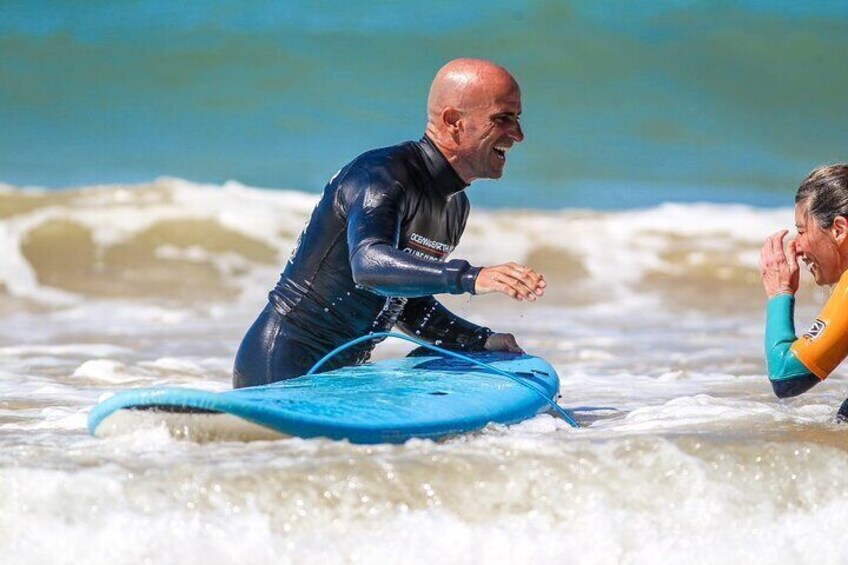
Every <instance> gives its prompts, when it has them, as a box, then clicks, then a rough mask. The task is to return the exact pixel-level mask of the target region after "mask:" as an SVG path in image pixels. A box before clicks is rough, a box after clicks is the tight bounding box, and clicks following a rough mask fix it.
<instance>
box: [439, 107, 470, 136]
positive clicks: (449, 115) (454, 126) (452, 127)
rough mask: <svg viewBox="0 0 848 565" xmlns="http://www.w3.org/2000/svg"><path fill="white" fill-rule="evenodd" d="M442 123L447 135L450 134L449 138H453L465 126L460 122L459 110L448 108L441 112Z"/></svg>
mask: <svg viewBox="0 0 848 565" xmlns="http://www.w3.org/2000/svg"><path fill="white" fill-rule="evenodd" d="M442 123H444V125H445V128H446V129H447V131H448V133H450V135H451V137H454V138H455V137H456V136H457V134H458V133H459V132H460V131H462V128H463V127H464V125H465V124H463V122H462V114H461V113H460V112H459V110H457V109H456V108H451V107H450V106H448V107H447V108H445V109H444V110H442Z"/></svg>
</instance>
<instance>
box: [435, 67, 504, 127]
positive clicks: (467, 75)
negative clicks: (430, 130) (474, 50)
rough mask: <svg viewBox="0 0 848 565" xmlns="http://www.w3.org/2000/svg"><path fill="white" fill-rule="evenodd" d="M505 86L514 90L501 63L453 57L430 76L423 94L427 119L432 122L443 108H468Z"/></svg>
mask: <svg viewBox="0 0 848 565" xmlns="http://www.w3.org/2000/svg"><path fill="white" fill-rule="evenodd" d="M505 87H506V88H515V89H518V83H517V82H516V81H515V79H514V78H513V77H512V75H511V74H509V71H507V70H506V69H505V68H503V67H502V66H500V65H497V64H495V63H493V62H491V61H487V60H485V59H454V60H453V61H450V62H449V63H448V64H446V65H445V66H443V67H442V68H441V69H439V72H437V73H436V76H435V78H433V82H432V84H431V85H430V95H429V96H428V97H427V115H428V119H429V121H430V123H434V122H435V121H437V120H438V119H439V117H440V116H441V114H442V112H443V111H444V110H445V108H456V109H457V110H460V111H465V110H469V109H471V108H473V107H475V106H478V105H479V104H480V103H481V102H482V103H485V102H486V100H487V98H490V97H491V93H492V92H493V91H496V90H498V91H499V90H503V89H504V88H505Z"/></svg>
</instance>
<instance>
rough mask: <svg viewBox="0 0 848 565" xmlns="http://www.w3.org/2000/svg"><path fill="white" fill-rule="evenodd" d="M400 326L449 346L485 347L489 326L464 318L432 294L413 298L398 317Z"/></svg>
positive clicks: (416, 334)
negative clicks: (479, 324)
mask: <svg viewBox="0 0 848 565" xmlns="http://www.w3.org/2000/svg"><path fill="white" fill-rule="evenodd" d="M398 327H399V328H400V329H401V330H402V331H403V332H404V333H407V334H409V335H411V336H414V337H419V338H421V339H423V340H425V341H429V342H430V343H433V344H435V345H438V346H440V347H444V348H445V349H455V350H460V351H484V350H485V345H486V340H487V339H489V336H490V335H492V333H493V332H492V330H490V329H489V328H486V327H483V326H478V325H477V324H473V323H471V322H469V321H468V320H464V319H462V318H460V317H459V316H457V315H456V314H454V313H453V312H451V311H450V310H448V309H447V308H445V307H444V306H442V304H440V303H439V301H438V300H436V299H435V298H433V297H432V296H424V297H420V298H410V299H409V300H408V301H407V302H406V306H404V308H403V312H402V313H401V315H400V317H399V318H398Z"/></svg>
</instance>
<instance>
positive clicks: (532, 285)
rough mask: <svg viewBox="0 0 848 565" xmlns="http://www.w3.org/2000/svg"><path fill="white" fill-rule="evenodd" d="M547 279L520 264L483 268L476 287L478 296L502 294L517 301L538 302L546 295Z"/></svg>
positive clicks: (475, 290) (510, 263)
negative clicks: (537, 299)
mask: <svg viewBox="0 0 848 565" xmlns="http://www.w3.org/2000/svg"><path fill="white" fill-rule="evenodd" d="M547 284H548V283H546V282H545V277H544V276H543V275H542V274H541V273H537V272H536V271H534V270H533V269H532V268H530V267H527V266H525V265H519V264H518V263H513V262H511V261H510V262H509V263H504V264H502V265H495V266H494V267H483V268H482V269H481V270H480V273H479V274H478V275H477V282H476V283H475V286H474V292H475V293H476V294H488V293H490V292H500V293H502V294H506V295H507V296H510V297H512V298H514V299H516V300H531V301H532V300H536V298H538V297H539V296H542V295H543V294H544V293H545V287H546V286H547Z"/></svg>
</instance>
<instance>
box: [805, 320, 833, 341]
mask: <svg viewBox="0 0 848 565" xmlns="http://www.w3.org/2000/svg"><path fill="white" fill-rule="evenodd" d="M826 326H827V324H825V323H824V322H823V321H822V320H816V321H815V322H813V325H812V326H810V329H808V330H807V332H806V333H805V334H804V336H803V337H805V338H807V339H809V340H810V341H812V340H814V339H816V338H817V337H819V336H820V335H821V334H822V332H823V331H824V328H825V327H826Z"/></svg>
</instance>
